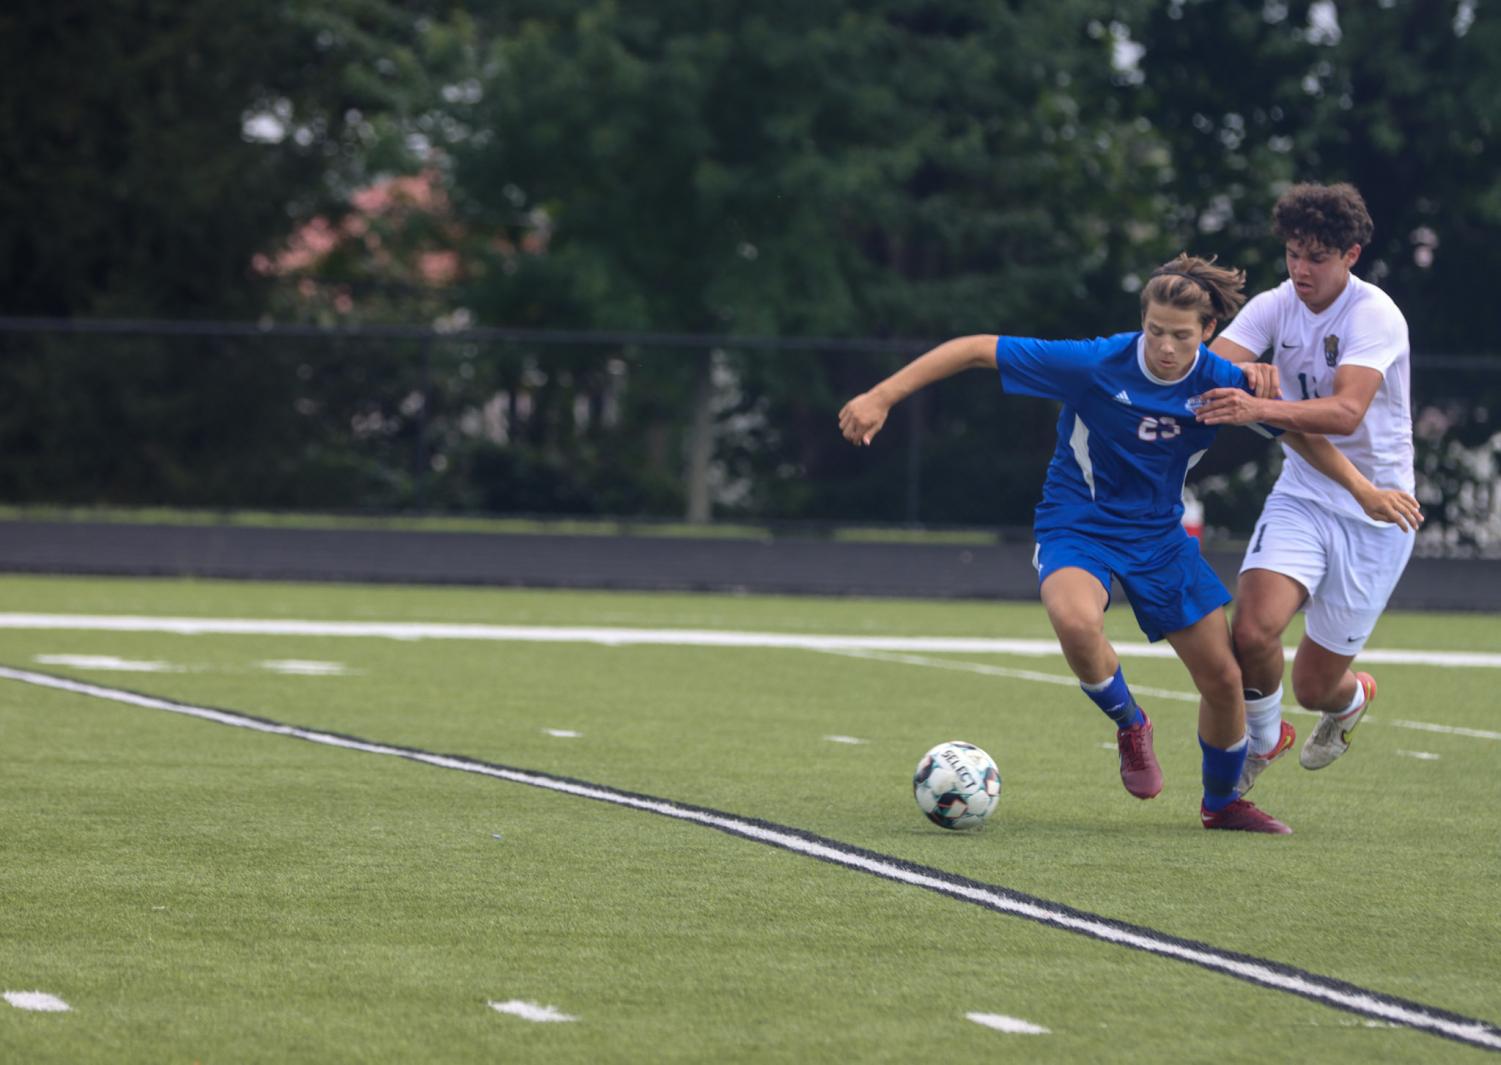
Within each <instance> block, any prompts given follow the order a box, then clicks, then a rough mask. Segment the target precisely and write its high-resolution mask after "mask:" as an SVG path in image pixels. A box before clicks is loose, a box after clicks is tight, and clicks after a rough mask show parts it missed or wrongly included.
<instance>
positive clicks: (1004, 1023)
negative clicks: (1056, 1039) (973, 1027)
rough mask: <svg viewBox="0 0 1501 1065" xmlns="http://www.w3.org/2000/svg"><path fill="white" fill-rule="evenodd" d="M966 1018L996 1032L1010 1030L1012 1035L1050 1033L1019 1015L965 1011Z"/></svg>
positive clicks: (1048, 1030)
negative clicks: (1010, 1015)
mask: <svg viewBox="0 0 1501 1065" xmlns="http://www.w3.org/2000/svg"><path fill="white" fill-rule="evenodd" d="M964 1016H965V1017H966V1018H967V1019H968V1020H971V1021H974V1022H975V1023H976V1024H980V1025H984V1026H985V1027H986V1028H994V1029H995V1030H996V1031H998V1032H1010V1033H1012V1034H1013V1035H1052V1034H1053V1033H1052V1031H1051V1030H1050V1029H1047V1028H1044V1027H1043V1026H1042V1025H1040V1024H1033V1023H1032V1022H1031V1021H1024V1020H1022V1019H1021V1018H1020V1017H1008V1016H1006V1015H1005V1014H1004V1013H966V1014H965V1015H964Z"/></svg>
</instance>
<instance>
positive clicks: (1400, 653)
mask: <svg viewBox="0 0 1501 1065" xmlns="http://www.w3.org/2000/svg"><path fill="white" fill-rule="evenodd" d="M0 629H34V630H47V629H52V630H57V629H62V630H73V631H90V632H170V633H176V634H179V635H184V636H199V635H240V636H346V637H382V638H385V639H392V640H489V641H503V642H526V643H595V644H602V645H605V646H610V647H623V646H629V645H634V644H655V645H665V646H677V647H768V648H773V647H785V648H799V649H803V650H811V651H825V650H870V651H915V652H918V653H923V652H927V653H939V654H1007V655H1024V656H1029V657H1034V658H1043V657H1051V656H1053V655H1056V654H1058V653H1059V651H1058V642H1057V641H1056V640H1051V639H1048V640H1037V639H999V638H990V637H981V636H841V635H817V634H810V633H787V632H737V631H733V630H728V629H635V628H588V627H577V626H557V625H478V624H459V623H443V622H421V621H307V620H296V619H290V618H289V619H266V618H183V617H147V616H141V615H128V614H15V613H0ZM1115 649H1116V651H1117V652H1118V653H1119V654H1121V655H1122V656H1124V657H1128V658H1173V657H1174V653H1173V649H1172V648H1171V647H1169V646H1167V645H1166V644H1163V643H1157V644H1148V643H1132V642H1122V643H1118V644H1116V645H1115ZM1290 650H1291V648H1290ZM1360 660H1361V661H1362V662H1377V663H1379V662H1387V663H1392V664H1397V665H1419V666H1470V667H1477V668H1488V669H1501V654H1497V653H1493V652H1484V651H1424V650H1401V649H1385V650H1370V651H1364V652H1362V653H1361V656H1360Z"/></svg>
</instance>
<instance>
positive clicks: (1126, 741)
mask: <svg viewBox="0 0 1501 1065" xmlns="http://www.w3.org/2000/svg"><path fill="white" fill-rule="evenodd" d="M1141 717H1142V721H1141V724H1139V725H1135V726H1133V727H1131V728H1123V729H1116V730H1115V746H1116V749H1117V750H1118V751H1120V759H1121V783H1122V784H1124V785H1126V790H1127V791H1129V792H1130V793H1131V794H1132V795H1135V796H1136V797H1137V798H1138V799H1150V798H1153V797H1155V796H1156V795H1157V793H1158V792H1160V791H1161V790H1162V767H1161V766H1159V765H1158V764H1157V755H1155V754H1154V753H1152V719H1151V718H1149V717H1147V713H1146V711H1145V710H1143V711H1142V713H1141Z"/></svg>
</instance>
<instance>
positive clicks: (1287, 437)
mask: <svg viewBox="0 0 1501 1065" xmlns="http://www.w3.org/2000/svg"><path fill="white" fill-rule="evenodd" d="M1282 439H1283V440H1284V441H1285V442H1286V443H1287V446H1288V447H1290V448H1292V449H1293V450H1294V451H1296V452H1297V453H1298V454H1299V455H1302V456H1303V458H1304V459H1306V460H1307V461H1308V463H1309V465H1311V466H1312V467H1313V468H1314V469H1316V470H1318V471H1319V472H1320V473H1322V474H1323V475H1324V476H1325V477H1328V478H1329V479H1330V480H1331V481H1333V482H1334V483H1335V484H1337V485H1339V486H1340V487H1341V488H1343V489H1344V490H1345V491H1347V492H1349V493H1350V494H1351V495H1352V496H1354V497H1355V502H1357V503H1359V504H1360V509H1361V510H1363V511H1365V512H1366V514H1367V515H1369V516H1370V517H1372V518H1374V519H1375V520H1376V521H1389V522H1393V523H1394V524H1395V525H1396V526H1397V527H1398V528H1399V529H1401V530H1402V531H1403V532H1415V531H1417V527H1418V526H1419V525H1421V524H1423V508H1422V507H1421V506H1419V505H1418V501H1417V500H1416V499H1414V498H1413V497H1412V496H1410V495H1408V494H1407V493H1406V492H1403V491H1400V490H1398V489H1396V488H1377V487H1376V486H1375V485H1373V484H1372V483H1371V482H1370V481H1369V480H1367V479H1366V476H1365V474H1363V473H1361V472H1360V471H1359V470H1358V469H1356V468H1355V463H1353V462H1351V461H1350V460H1349V459H1348V458H1346V457H1345V454H1344V452H1342V451H1340V449H1339V448H1337V447H1335V446H1334V445H1333V444H1331V443H1330V442H1329V441H1328V440H1326V439H1324V438H1323V437H1322V436H1314V435H1304V434H1302V433H1286V434H1284V435H1283V437H1282Z"/></svg>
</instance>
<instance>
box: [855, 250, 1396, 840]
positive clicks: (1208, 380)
mask: <svg viewBox="0 0 1501 1065" xmlns="http://www.w3.org/2000/svg"><path fill="white" fill-rule="evenodd" d="M1244 283H1245V274H1244V272H1242V271H1239V270H1230V269H1227V268H1225V267H1220V266H1216V265H1214V264H1213V262H1212V261H1206V260H1204V259H1199V258H1194V257H1191V256H1188V255H1187V254H1184V255H1180V256H1179V257H1178V258H1176V259H1174V260H1173V261H1172V262H1170V263H1168V264H1166V265H1165V266H1163V267H1161V268H1160V269H1158V270H1157V271H1156V272H1155V273H1154V274H1153V276H1152V277H1151V278H1150V279H1149V281H1148V282H1147V284H1146V285H1145V286H1144V287H1143V289H1142V293H1141V311H1142V323H1141V329H1140V330H1138V331H1134V332H1130V333H1120V334H1117V335H1115V336H1111V337H1104V338H1097V339H1094V340H1037V339H1031V338H1026V337H1008V336H999V337H998V336H993V335H978V336H967V337H958V338H956V339H954V340H950V341H947V342H945V343H943V344H940V345H939V346H938V347H936V348H934V349H932V350H931V351H929V352H927V353H926V354H924V355H922V356H920V357H919V358H917V359H916V360H914V361H913V362H911V363H909V364H908V365H907V366H906V367H904V368H903V369H901V370H899V371H898V372H897V373H895V374H893V375H892V376H891V377H889V378H887V379H886V380H884V381H882V382H881V383H880V384H878V385H876V387H875V388H873V389H871V390H870V391H869V392H865V393H862V394H861V395H859V396H856V397H855V398H854V399H852V400H850V401H849V403H847V404H845V406H844V408H843V409H842V410H841V411H840V412H839V426H840V431H841V432H842V433H843V434H844V437H845V438H846V439H847V440H849V441H850V442H851V443H854V444H869V443H870V441H871V439H872V438H873V437H874V436H875V434H876V433H877V432H879V431H880V429H881V427H882V425H884V424H885V421H886V416H887V414H888V412H889V411H890V409H891V407H892V406H894V405H895V404H896V403H898V402H900V401H901V400H902V399H904V398H906V397H907V396H909V395H911V394H912V393H913V392H916V391H917V390H918V389H920V388H923V387H924V386H926V385H929V384H931V383H933V382H934V381H938V380H942V379H943V378H946V377H949V376H951V375H953V374H955V373H958V372H959V371H961V370H965V369H978V368H985V367H991V366H994V367H996V368H998V369H999V370H1000V376H1001V385H1002V387H1003V388H1004V389H1005V390H1006V391H1007V392H1010V393H1014V394H1018V395H1030V396H1042V397H1045V398H1048V399H1054V400H1059V401H1061V402H1062V403H1063V409H1062V411H1061V412H1060V414H1059V417H1058V445H1057V448H1056V449H1055V451H1054V453H1053V459H1052V462H1051V463H1050V464H1049V466H1048V472H1047V478H1046V481H1045V483H1044V485H1043V497H1042V502H1041V504H1039V505H1038V507H1037V512H1036V519H1035V522H1034V531H1035V533H1036V537H1037V553H1036V555H1035V559H1034V561H1035V564H1036V566H1037V571H1038V577H1039V580H1040V582H1041V594H1042V602H1043V605H1044V607H1046V609H1047V612H1048V618H1049V620H1050V621H1051V622H1052V625H1053V630H1054V632H1056V633H1057V635H1058V641H1059V643H1060V645H1061V646H1062V648H1063V653H1064V657H1065V658H1066V659H1067V660H1068V664H1069V667H1070V668H1071V669H1072V670H1073V672H1074V674H1075V676H1077V677H1078V678H1079V682H1080V685H1081V686H1082V687H1083V689H1084V691H1085V693H1086V694H1087V695H1088V696H1089V698H1090V699H1092V700H1093V701H1094V702H1095V704H1096V705H1098V706H1099V708H1100V709H1101V710H1103V711H1104V712H1105V714H1106V715H1107V716H1109V717H1110V719H1111V720H1112V721H1113V722H1114V723H1115V725H1116V743H1117V746H1118V748H1119V753H1120V773H1121V781H1122V783H1123V784H1124V785H1125V787H1126V790H1127V791H1128V792H1130V793H1131V794H1132V795H1134V796H1136V797H1138V798H1141V799H1150V798H1152V797H1154V796H1155V795H1157V794H1158V793H1159V792H1160V791H1161V790H1162V771H1161V769H1160V768H1159V767H1158V764H1157V758H1156V755H1155V754H1154V752H1153V750H1152V722H1151V720H1150V719H1149V718H1148V717H1147V715H1146V713H1145V712H1144V711H1143V710H1142V709H1141V707H1140V706H1139V705H1137V703H1136V700H1135V699H1134V698H1133V697H1132V695H1131V692H1130V689H1129V688H1128V687H1127V685H1126V681H1125V677H1124V675H1123V674H1122V671H1121V666H1120V659H1119V657H1118V656H1117V655H1116V653H1115V649H1114V648H1113V647H1112V646H1111V645H1110V642H1109V641H1108V640H1107V639H1106V638H1105V633H1104V617H1105V611H1106V609H1107V608H1108V607H1109V605H1110V582H1111V578H1112V576H1113V577H1115V578H1116V579H1117V580H1119V581H1120V583H1121V586H1122V587H1124V588H1125V590H1126V593H1127V595H1128V596H1129V597H1130V600H1131V608H1132V610H1133V611H1134V612H1135V614H1136V620H1137V623H1138V624H1139V625H1140V626H1141V629H1142V631H1143V632H1144V633H1145V634H1146V635H1147V638H1148V639H1150V640H1153V641H1156V640H1160V639H1166V640H1167V641H1168V643H1170V644H1171V645H1172V647H1173V649H1174V650H1175V651H1176V652H1177V653H1178V657H1179V658H1180V659H1182V661H1183V664H1184V665H1185V666H1186V667H1187V668H1188V671H1189V674H1190V675H1191V676H1192V678H1193V681H1194V684H1195V686H1196V687H1197V688H1198V690H1199V693H1200V695H1201V697H1202V698H1201V700H1200V703H1199V743H1200V747H1201V749H1202V751H1203V774H1202V775H1203V784H1204V795H1203V802H1202V804H1201V808H1200V817H1201V820H1202V822H1203V824H1204V826H1205V827H1206V828H1213V829H1236V830H1242V831H1250V832H1266V833H1277V834H1286V833H1289V832H1291V831H1292V830H1291V829H1290V828H1288V827H1287V826H1286V825H1285V824H1283V823H1282V822H1280V821H1278V820H1277V819H1276V818H1274V817H1271V816H1270V815H1268V814H1266V813H1265V812H1263V811H1261V810H1259V809H1257V808H1256V807H1255V806H1254V805H1252V804H1251V803H1250V802H1248V801H1246V800H1245V799H1242V798H1241V797H1240V794H1239V792H1238V791H1237V784H1238V782H1239V780H1240V776H1241V771H1242V768H1243V766H1244V763H1245V760H1246V750H1247V743H1246V721H1245V702H1244V696H1243V693H1242V686H1241V674H1240V668H1239V667H1238V666H1237V665H1236V662H1235V656H1234V654H1233V652H1232V650H1231V645H1230V633H1229V627H1228V625H1227V623H1226V620H1225V613H1224V606H1225V604H1226V603H1228V602H1229V601H1230V594H1229V592H1228V591H1226V589H1225V586H1224V584H1223V583H1221V581H1220V580H1219V578H1218V577H1217V576H1216V575H1215V573H1214V571H1213V570H1212V569H1211V568H1210V567H1209V565H1208V563H1206V562H1205V561H1204V559H1203V556H1202V555H1201V553H1200V551H1199V547H1198V543H1197V541H1195V540H1194V539H1193V538H1191V537H1190V536H1188V534H1187V533H1186V532H1184V530H1183V526H1182V514H1183V503H1182V491H1183V481H1184V477H1185V476H1186V474H1187V471H1188V469H1189V467H1190V466H1192V465H1193V463H1194V462H1195V461H1196V460H1197V459H1198V458H1199V456H1200V455H1202V454H1203V452H1204V450H1205V449H1206V448H1208V446H1209V444H1210V442H1211V441H1212V440H1213V439H1214V436H1215V433H1214V431H1213V427H1211V426H1206V425H1203V424H1201V423H1199V422H1197V421H1195V419H1194V410H1195V408H1196V407H1197V406H1198V404H1199V402H1200V397H1201V396H1203V395H1204V393H1206V392H1209V391H1211V390H1213V389H1216V388H1223V387H1233V388H1243V389H1245V390H1247V391H1255V390H1257V389H1260V390H1261V391H1263V392H1264V393H1267V394H1270V392H1271V389H1272V388H1273V387H1275V386H1274V382H1273V379H1272V376H1271V374H1270V370H1269V368H1267V367H1264V366H1258V365H1256V364H1251V365H1248V366H1236V365H1234V364H1233V363H1230V362H1227V361H1225V360H1224V359H1221V358H1219V357H1218V356H1216V355H1214V354H1212V353H1211V352H1210V351H1209V350H1208V348H1206V347H1204V344H1205V343H1206V342H1207V341H1208V340H1209V339H1210V338H1211V337H1213V336H1214V331H1215V327H1216V325H1217V323H1219V322H1222V321H1225V320H1227V319H1229V318H1231V317H1232V316H1233V315H1234V314H1235V312H1236V311H1237V310H1238V309H1239V308H1240V306H1241V304H1242V303H1243V302H1244V301H1245V297H1244V296H1243V295H1242V294H1241V288H1242V287H1243V286H1244ZM1284 439H1286V440H1287V441H1288V444H1289V446H1291V447H1293V448H1294V449H1295V450H1296V451H1298V453H1299V454H1303V455H1305V457H1307V458H1308V460H1309V461H1310V462H1311V463H1313V464H1314V465H1315V466H1316V467H1317V468H1319V469H1320V470H1323V471H1324V472H1325V473H1327V474H1328V476H1330V477H1331V478H1332V479H1334V480H1335V481H1336V483H1339V484H1340V485H1342V486H1343V487H1345V488H1346V489H1347V490H1349V491H1351V492H1352V494H1353V493H1356V492H1357V491H1359V492H1361V494H1362V498H1363V499H1364V500H1365V501H1366V505H1368V506H1370V507H1372V508H1375V509H1377V510H1381V511H1382V512H1383V513H1384V512H1386V511H1387V510H1390V509H1392V508H1395V507H1396V506H1398V505H1399V501H1398V500H1396V499H1395V498H1393V497H1394V496H1396V495H1400V493H1390V492H1385V493H1384V492H1379V491H1375V490H1371V491H1366V490H1368V489H1371V486H1370V484H1369V482H1367V481H1366V480H1365V478H1364V477H1363V476H1362V475H1361V474H1360V473H1359V472H1358V471H1357V470H1356V469H1355V467H1354V466H1353V465H1352V464H1351V463H1350V462H1349V461H1348V460H1346V459H1345V458H1344V457H1343V456H1341V455H1340V453H1339V452H1338V451H1336V450H1335V449H1334V447H1333V446H1332V445H1331V444H1329V443H1328V441H1326V440H1324V439H1323V438H1322V437H1303V436H1299V435H1297V434H1293V433H1289V434H1287V435H1286V437H1285V438H1284ZM1414 502H1415V501H1414ZM1373 516H1375V515H1374V513H1373Z"/></svg>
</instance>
